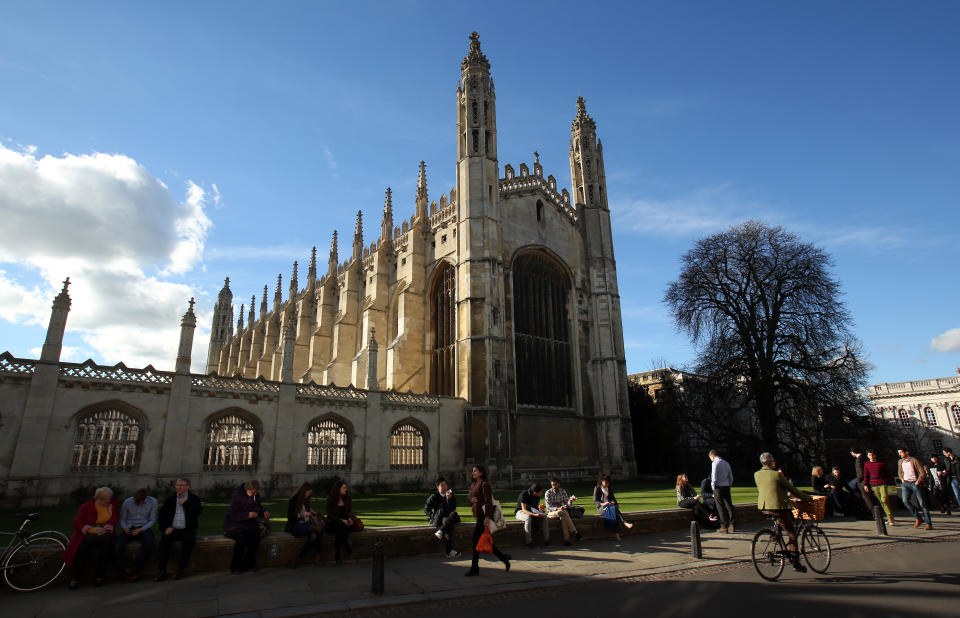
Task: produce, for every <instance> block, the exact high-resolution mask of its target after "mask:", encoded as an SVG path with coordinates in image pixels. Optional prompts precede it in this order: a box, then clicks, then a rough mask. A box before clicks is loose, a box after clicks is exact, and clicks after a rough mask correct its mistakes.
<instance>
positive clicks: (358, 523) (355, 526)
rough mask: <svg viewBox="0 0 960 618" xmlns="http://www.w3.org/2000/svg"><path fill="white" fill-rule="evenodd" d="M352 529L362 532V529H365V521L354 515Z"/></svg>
mask: <svg viewBox="0 0 960 618" xmlns="http://www.w3.org/2000/svg"><path fill="white" fill-rule="evenodd" d="M350 530H351V531H352V532H360V531H362V530H363V521H361V520H360V518H359V517H354V518H353V525H352V526H350Z"/></svg>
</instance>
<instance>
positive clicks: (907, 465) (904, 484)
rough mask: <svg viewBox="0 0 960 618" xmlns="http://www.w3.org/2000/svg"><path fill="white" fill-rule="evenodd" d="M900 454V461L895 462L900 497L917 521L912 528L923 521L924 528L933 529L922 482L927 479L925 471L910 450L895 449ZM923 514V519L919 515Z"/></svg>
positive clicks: (918, 525)
mask: <svg viewBox="0 0 960 618" xmlns="http://www.w3.org/2000/svg"><path fill="white" fill-rule="evenodd" d="M897 452H898V453H899V454H900V461H898V462H897V473H898V476H899V477H900V483H901V485H900V499H901V500H903V504H904V506H906V507H907V510H908V511H910V514H911V515H913V517H914V519H916V520H917V523H916V524H914V526H913V527H914V528H919V527H920V526H921V525H922V524H923V523H925V524H926V527H925V530H933V522H932V521H930V509H928V508H927V498H926V496H925V495H924V491H923V484H924V482H925V481H926V479H927V472H926V470H924V468H923V464H922V463H920V460H918V459H917V458H916V457H913V456H911V455H910V450H909V449H906V448H900V449H898V451H897ZM914 500H916V501H917V506H919V509H917V507H915V506H913V501H914ZM921 513H922V514H923V521H922V522H921V520H920V515H921Z"/></svg>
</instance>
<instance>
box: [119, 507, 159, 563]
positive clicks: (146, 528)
mask: <svg viewBox="0 0 960 618" xmlns="http://www.w3.org/2000/svg"><path fill="white" fill-rule="evenodd" d="M155 523H157V499H156V498H154V497H153V496H148V495H147V490H146V489H138V490H137V493H135V494H133V496H131V497H129V498H127V499H126V500H124V501H123V504H122V505H120V533H119V534H118V535H117V573H119V574H120V576H121V577H123V579H124V581H128V582H135V581H138V580H139V579H140V574H141V573H143V568H144V567H145V566H146V564H147V558H149V557H150V553H151V552H152V551H153V525H154V524H155ZM133 541H136V542H138V543H140V551H138V552H137V559H136V561H135V562H134V563H133V572H132V573H129V574H128V573H127V567H126V562H127V556H126V553H127V552H126V548H127V544H128V543H131V542H133Z"/></svg>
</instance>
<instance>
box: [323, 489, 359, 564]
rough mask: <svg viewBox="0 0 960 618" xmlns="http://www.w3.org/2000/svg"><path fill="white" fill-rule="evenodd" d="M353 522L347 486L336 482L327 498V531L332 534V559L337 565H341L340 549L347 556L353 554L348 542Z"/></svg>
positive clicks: (351, 504) (351, 503) (351, 501)
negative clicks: (344, 550) (345, 552)
mask: <svg viewBox="0 0 960 618" xmlns="http://www.w3.org/2000/svg"><path fill="white" fill-rule="evenodd" d="M353 520H354V516H353V500H351V498H350V494H349V493H347V484H346V483H345V482H343V481H337V482H336V483H334V484H333V488H331V489H330V495H329V496H328V497H327V530H328V531H331V532H333V538H334V540H335V543H334V549H335V552H334V558H335V559H336V562H337V564H343V559H342V558H341V557H340V549H341V548H344V549H346V550H347V555H348V556H349V555H350V554H351V553H353V547H352V546H351V545H350V541H349V540H348V539H349V536H350V533H351V532H352V531H353Z"/></svg>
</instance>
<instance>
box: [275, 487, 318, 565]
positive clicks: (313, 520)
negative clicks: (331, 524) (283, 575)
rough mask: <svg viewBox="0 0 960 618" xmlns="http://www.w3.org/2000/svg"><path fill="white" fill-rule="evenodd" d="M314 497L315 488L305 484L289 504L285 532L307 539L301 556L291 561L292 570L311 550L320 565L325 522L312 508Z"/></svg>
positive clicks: (301, 550)
mask: <svg viewBox="0 0 960 618" xmlns="http://www.w3.org/2000/svg"><path fill="white" fill-rule="evenodd" d="M312 495H313V487H311V486H310V483H304V484H303V485H301V486H300V489H298V490H297V492H296V493H295V494H293V496H291V497H290V501H289V502H288V503H287V525H286V526H285V527H284V532H289V533H290V534H292V535H293V536H295V537H297V538H298V539H304V538H305V539H307V542H306V543H304V544H303V547H302V548H301V549H300V554H299V555H298V556H297V557H296V558H294V559H293V560H291V561H290V564H289V566H290V568H292V569H295V568H297V565H298V564H300V561H301V560H303V558H304V556H306V555H307V553H308V552H309V551H310V550H311V549H312V550H313V551H314V554H313V560H314V562H315V563H316V564H320V540H321V538H323V537H322V535H323V520H322V519H320V516H319V515H317V512H316V511H314V510H313V509H312V508H310V496H312Z"/></svg>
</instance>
